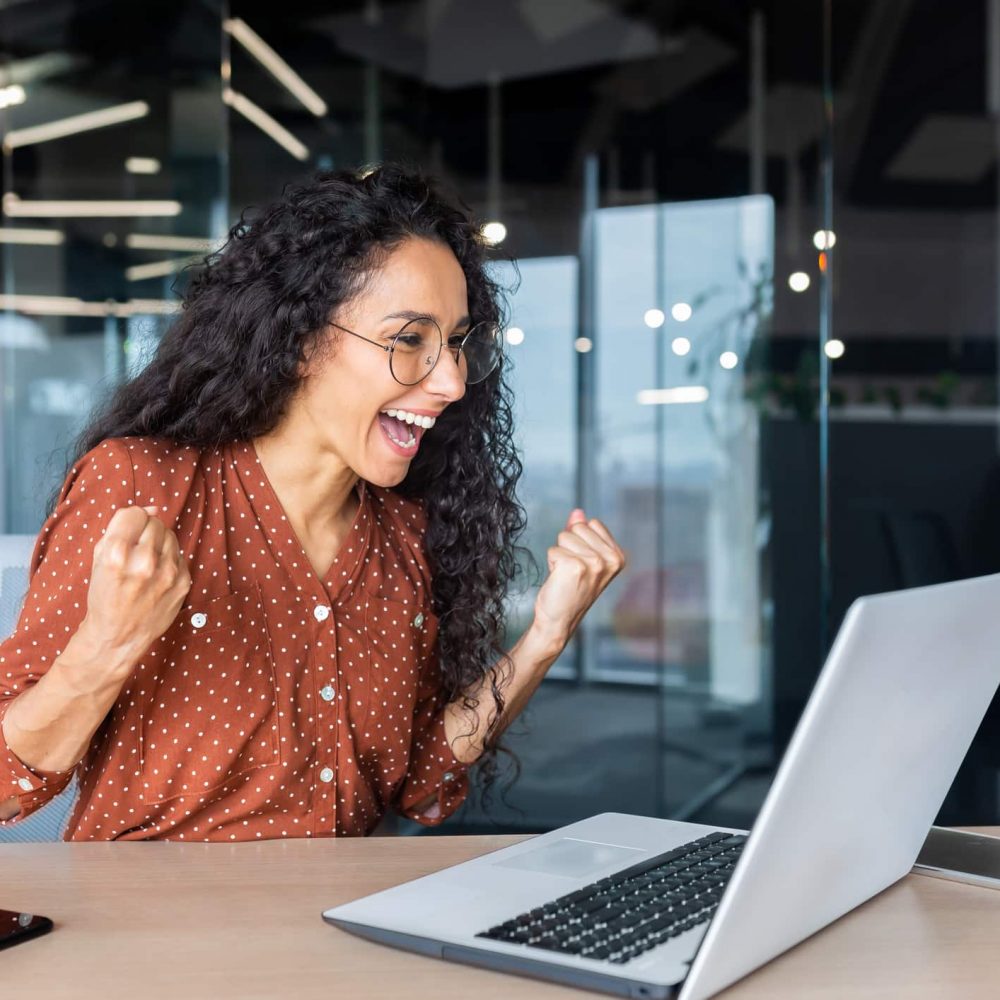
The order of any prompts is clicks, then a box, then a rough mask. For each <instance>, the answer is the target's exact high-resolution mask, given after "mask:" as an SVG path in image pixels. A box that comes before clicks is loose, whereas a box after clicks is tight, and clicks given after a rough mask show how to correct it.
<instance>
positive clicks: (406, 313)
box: [382, 309, 472, 329]
mask: <svg viewBox="0 0 1000 1000" xmlns="http://www.w3.org/2000/svg"><path fill="white" fill-rule="evenodd" d="M389 319H405V320H406V321H407V322H411V321H412V320H421V319H422V320H428V319H429V320H432V321H433V322H435V323H437V325H438V326H441V323H440V322H439V321H438V318H437V317H436V316H433V315H431V313H426V312H418V311H416V310H414V309H400V311H399V312H394V313H389V314H388V315H387V316H383V317H382V322H383V323H384V322H385V321H386V320H389ZM471 323H472V317H471V316H468V315H465V316H463V317H462V318H461V319H460V320H459V321H458V322H457V323H456V324H455V327H456V329H457V328H458V327H460V326H469V325H470V324H471Z"/></svg>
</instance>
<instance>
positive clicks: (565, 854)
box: [495, 837, 647, 878]
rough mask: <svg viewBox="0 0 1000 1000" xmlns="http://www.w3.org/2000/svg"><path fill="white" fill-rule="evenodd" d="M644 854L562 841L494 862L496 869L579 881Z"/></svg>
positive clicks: (587, 843) (581, 842)
mask: <svg viewBox="0 0 1000 1000" xmlns="http://www.w3.org/2000/svg"><path fill="white" fill-rule="evenodd" d="M646 853H647V852H646V851H643V850H640V849H639V848H635V847H619V846H617V845H615V844H597V843H594V842H593V841H591V840H574V839H573V838H572V837H564V838H563V839H562V840H557V841H556V842H555V843H554V844H546V845H545V846H544V847H537V848H535V850H533V851H525V852H524V853H523V854H518V855H516V856H515V857H513V858H508V859H507V860H506V861H497V862H495V864H496V866H497V867H498V868H518V869H520V870H522V871H526V872H544V873H545V874H547V875H566V876H570V877H576V878H579V877H580V876H583V875H589V874H590V873H591V872H597V871H601V870H602V869H604V868H612V867H614V868H621V867H623V866H625V865H627V864H628V862H630V861H637V860H638V856H641V855H643V854H646Z"/></svg>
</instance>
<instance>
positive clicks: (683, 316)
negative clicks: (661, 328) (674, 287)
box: [670, 302, 693, 323]
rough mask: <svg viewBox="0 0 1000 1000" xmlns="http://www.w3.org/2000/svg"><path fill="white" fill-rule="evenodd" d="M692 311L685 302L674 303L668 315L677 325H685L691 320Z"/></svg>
mask: <svg viewBox="0 0 1000 1000" xmlns="http://www.w3.org/2000/svg"><path fill="white" fill-rule="evenodd" d="M692 311H693V310H692V309H691V307H690V306H689V305H688V304H687V303H686V302H675V303H674V304H673V305H672V306H671V307H670V315H671V316H673V318H674V319H675V320H677V322H678V323H686V322H687V321H688V320H689V319H690V318H691V313H692Z"/></svg>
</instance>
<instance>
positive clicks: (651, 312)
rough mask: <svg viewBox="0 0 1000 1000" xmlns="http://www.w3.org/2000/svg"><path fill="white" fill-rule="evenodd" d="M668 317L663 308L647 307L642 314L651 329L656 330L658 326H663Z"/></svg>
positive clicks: (644, 321) (643, 319)
mask: <svg viewBox="0 0 1000 1000" xmlns="http://www.w3.org/2000/svg"><path fill="white" fill-rule="evenodd" d="M666 318H667V317H666V314H665V313H664V311H663V310H662V309H647V310H646V311H645V312H644V313H643V314H642V321H643V323H645V324H646V326H648V327H649V328H650V329H651V330H655V329H657V328H658V327H661V326H663V324H664V322H665V321H666Z"/></svg>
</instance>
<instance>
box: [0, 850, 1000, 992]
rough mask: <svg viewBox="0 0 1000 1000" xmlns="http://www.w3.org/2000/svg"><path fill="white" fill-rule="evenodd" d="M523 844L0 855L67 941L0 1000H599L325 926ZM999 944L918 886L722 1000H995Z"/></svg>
mask: <svg viewBox="0 0 1000 1000" xmlns="http://www.w3.org/2000/svg"><path fill="white" fill-rule="evenodd" d="M519 839H521V838H517V837H399V838H394V837H392V838H390V837H385V838H369V839H367V840H323V841H305V840H297V841H271V842H267V843H259V844H232V845H230V844H175V843H169V844H167V843H148V844H138V843H124V844H10V845H0V907H2V908H6V909H13V910H20V911H22V912H34V913H42V914H45V915H46V916H49V917H51V918H52V919H53V920H54V921H55V923H56V929H55V930H54V931H53V932H52V933H51V934H49V935H47V936H45V937H42V938H39V939H37V940H35V941H28V942H26V943H24V944H22V945H18V946H17V947H15V948H11V949H9V950H5V951H2V952H0V995H2V996H4V997H11V998H14V997H17V996H25V997H26V996H30V997H31V998H32V1000H48V998H54V997H59V998H72V1000H90V998H95V1000H96V998H100V1000H118V998H120V997H142V998H153V1000H155V998H164V1000H167V998H169V1000H178V998H191V1000H225V998H228V997H234V998H235V997H238V998H240V1000H249V998H257V997H260V998H267V1000H310V998H316V1000H320V998H322V1000H330V998H331V997H336V998H343V1000H356V998H357V1000H365V998H379V1000H383V998H384V1000H390V998H391V1000H424V998H427V1000H431V998H433V1000H441V998H442V997H456V998H459V1000H465V998H472V997H475V998H476V1000H520V998H532V1000H534V998H537V1000H559V998H568V997H578V998H579V997H585V996H594V995H595V994H590V993H583V992H581V991H578V990H571V989H567V988H564V987H559V986H554V985H550V984H547V983H541V982H537V981H534V980H530V979H522V978H519V977H513V976H506V975H501V974H499V973H494V972H487V971H483V970H479V969H471V968H466V967H464V966H460V965H452V964H449V963H446V962H442V961H437V960H434V959H429V958H423V957H421V956H419V955H411V954H409V953H407V952H403V951H396V950H394V949H390V948H385V947H382V946H379V945H375V944H371V943H369V942H367V941H362V940H360V939H358V938H354V937H351V936H350V935H348V934H345V933H343V932H341V931H339V930H338V929H336V928H333V927H329V926H327V925H326V924H325V923H323V921H322V920H321V918H320V913H321V911H322V910H323V909H325V908H327V907H329V906H333V905H335V904H337V903H341V902H346V901H347V900H350V899H353V898H355V897H357V896H360V895H364V894H365V893H367V892H373V891H375V890H377V889H382V888H385V887H387V886H390V885H394V884H395V883H397V882H401V881H404V880H405V879H410V878H415V877H417V876H419V875H425V874H427V873H429V872H432V871H436V870H437V869H439V868H443V867H445V866H446V865H449V864H453V863H455V862H458V861H462V860H465V859H467V858H471V857H474V856H476V855H478V854H482V853H485V852H486V851H491V850H496V849H498V848H500V847H505V846H506V845H508V844H511V843H514V842H516V841H517V840H519ZM998 943H1000V891H993V890H989V889H980V888H975V887H971V886H966V885H960V884H957V883H954V882H944V881H942V880H940V879H931V878H924V877H920V876H913V875H911V876H909V877H907V878H906V879H904V880H903V881H902V882H900V883H899V884H897V885H895V886H893V887H892V888H891V889H889V890H888V891H887V892H885V893H883V894H882V895H881V896H879V897H877V898H876V899H874V900H872V901H870V902H869V903H867V904H865V905H864V906H862V907H861V908H860V909H858V910H856V911H855V912H854V913H852V914H850V915H849V916H847V917H845V918H844V919H843V920H840V921H838V922H837V923H835V924H834V925H832V926H831V927H829V928H827V929H826V930H825V931H822V932H821V933H820V934H818V935H816V936H815V937H814V938H812V939H811V940H809V941H806V942H805V943H803V944H802V945H800V946H799V947H798V948H795V949H793V950H792V951H790V952H788V953H787V954H785V955H783V956H782V957H781V958H779V959H777V960H776V961H775V962H772V963H771V964H770V965H767V966H765V967H764V968H763V969H761V970H760V971H758V972H756V973H755V974H754V975H752V976H750V977H748V978H747V979H745V980H744V981H743V982H742V983H739V984H737V985H736V986H735V987H733V988H731V989H730V990H728V991H727V992H726V993H724V994H721V996H723V997H724V998H725V1000H765V998H766V1000H783V998H788V1000H792V998H795V1000H802V998H812V997H817V998H824V1000H843V998H845V997H850V998H852V1000H857V998H862V1000H863V998H876V997H877V998H879V1000H890V998H891V1000H898V998H901V997H905V998H906V1000H930V998H934V1000H953V998H956V997H961V998H962V1000H977V998H983V1000H985V998H987V997H988V998H990V1000H994V998H995V997H996V996H997V995H998V991H1000V987H998V985H997V980H998V978H1000V944H998Z"/></svg>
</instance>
